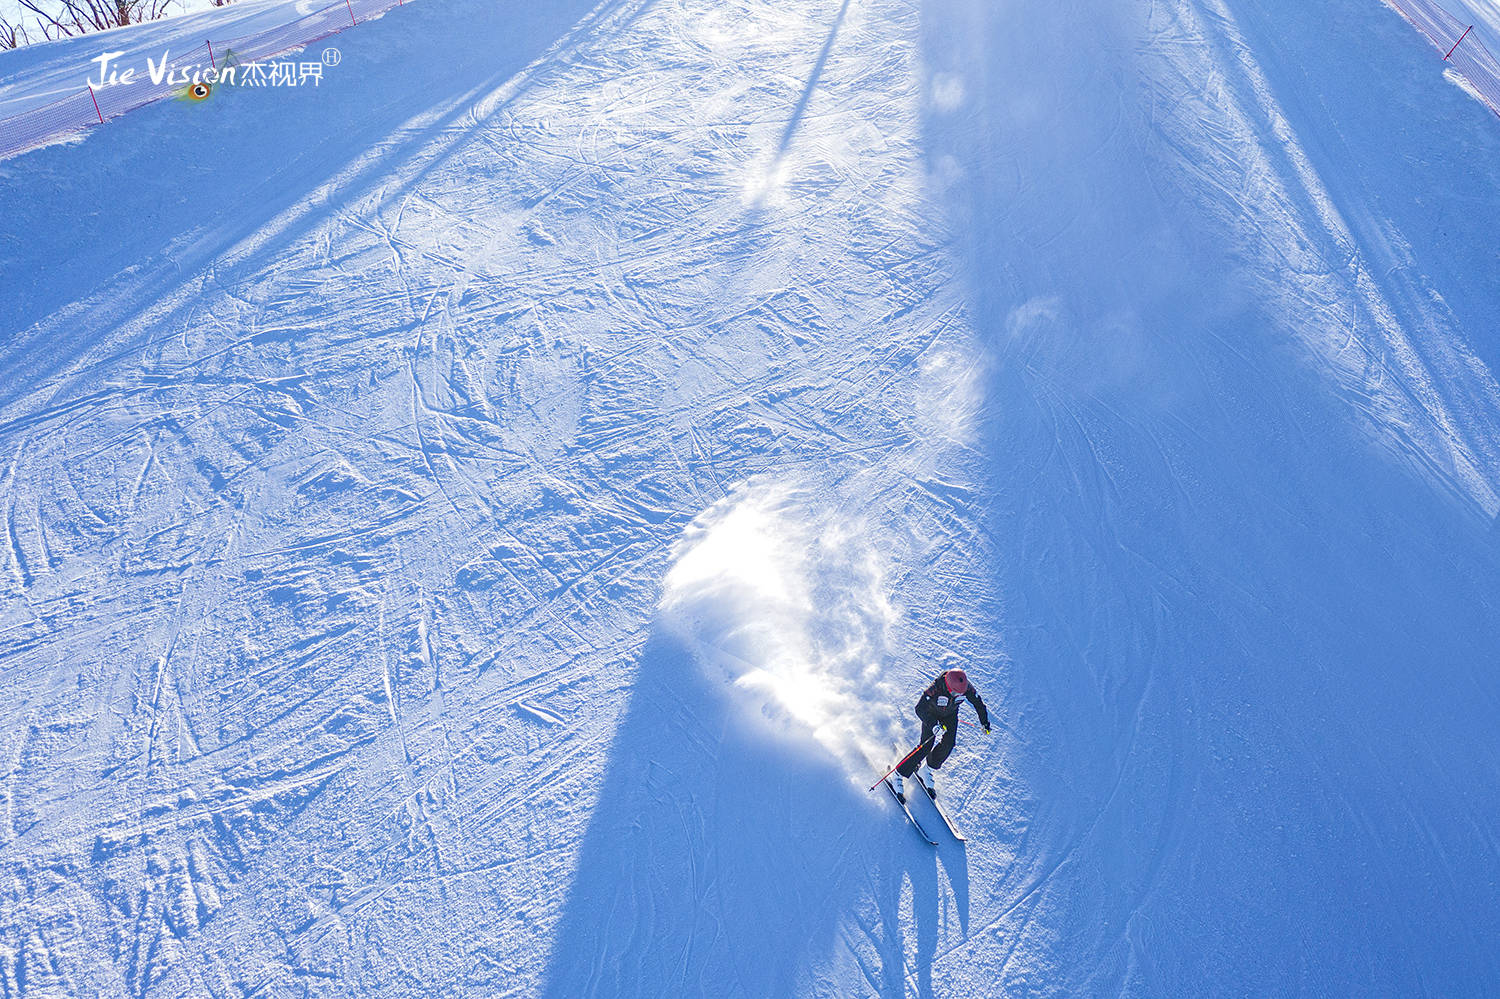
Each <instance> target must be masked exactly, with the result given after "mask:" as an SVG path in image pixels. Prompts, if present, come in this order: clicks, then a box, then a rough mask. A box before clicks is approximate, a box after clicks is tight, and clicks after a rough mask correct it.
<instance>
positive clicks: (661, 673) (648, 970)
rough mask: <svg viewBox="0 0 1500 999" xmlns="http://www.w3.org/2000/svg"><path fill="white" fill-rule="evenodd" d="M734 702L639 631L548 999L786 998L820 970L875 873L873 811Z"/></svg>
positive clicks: (560, 932) (815, 759)
mask: <svg viewBox="0 0 1500 999" xmlns="http://www.w3.org/2000/svg"><path fill="white" fill-rule="evenodd" d="M741 714H742V713H741V712H740V711H739V710H738V708H737V707H736V706H735V705H733V704H732V703H731V701H730V700H729V699H728V698H727V697H726V696H725V694H724V693H723V692H722V691H720V690H717V689H715V688H714V685H713V684H711V683H710V682H709V681H707V680H705V679H704V678H703V676H702V674H701V673H700V671H699V667H698V666H697V665H696V664H695V663H694V661H693V658H692V656H691V655H690V654H689V653H688V652H687V650H685V649H684V648H683V647H682V646H681V645H680V644H679V643H678V642H676V641H675V640H673V639H671V638H667V637H663V636H661V635H658V636H656V637H653V638H652V639H651V640H650V641H648V642H647V644H646V646H645V648H644V650H643V652H642V659H641V664H640V670H639V674H638V676H637V679H636V682H635V688H634V692H633V694H632V700H631V704H630V707H629V709H628V710H627V712H626V715H625V718H624V719H623V721H622V722H621V724H620V726H619V727H618V729H617V730H616V734H615V737H614V745H613V748H612V751H611V754H610V764H609V772H608V773H607V775H606V776H605V778H604V781H603V784H602V786H601V788H600V792H599V799H598V802H597V804H596V805H595V807H594V809H593V813H592V816H591V818H590V821H589V828H588V831H587V833H586V834H585V837H584V841H583V844H582V847H581V850H580V854H579V865H578V870H577V873H576V875H575V876H574V878H573V880H572V883H571V886H570V894H569V897H568V900H567V902H566V905H565V908H564V910H563V913H562V917H561V920H560V922H559V924H558V927H557V929H556V931H555V932H554V934H553V950H552V954H551V956H550V958H549V961H548V968H547V972H546V978H545V981H546V987H545V989H544V991H543V993H542V994H543V995H544V996H546V997H550V999H576V997H578V996H612V997H629V996H689V995H715V996H745V997H762V996H781V995H792V994H796V993H797V992H798V991H799V986H801V985H805V984H807V983H808V981H809V980H810V979H812V978H815V977H817V975H818V974H819V970H818V969H819V968H821V967H822V965H823V960H822V959H823V958H824V957H826V956H827V955H828V954H829V953H830V952H832V951H834V950H835V949H836V944H837V941H838V939H839V933H840V928H841V926H843V925H844V921H845V918H846V916H847V914H848V913H849V911H850V909H851V906H853V905H854V904H855V896H856V892H857V891H858V889H859V887H860V885H861V883H862V882H864V881H865V880H866V879H867V878H868V877H869V872H868V870H867V869H866V868H865V859H864V857H862V855H861V854H862V851H859V850H858V849H851V844H856V843H858V842H859V841H861V840H865V841H868V840H869V839H870V834H871V830H870V828H869V822H870V816H871V812H872V809H871V808H870V803H869V801H867V800H861V798H860V796H859V791H858V789H857V788H854V787H852V786H851V785H850V784H849V781H848V778H847V777H846V776H845V775H844V774H843V773H842V772H840V771H839V770H838V769H837V768H836V767H835V766H834V765H833V763H832V761H831V760H830V759H828V758H827V757H826V756H824V755H822V754H819V753H816V752H809V749H808V747H807V746H805V745H804V746H787V745H783V744H781V743H780V742H779V741H778V740H775V739H772V738H768V737H767V735H766V734H765V733H764V732H763V731H757V730H756V726H754V725H752V724H748V723H746V721H744V720H743V718H742V717H741ZM893 831H894V828H893ZM908 846H910V844H908ZM924 849H925V847H924ZM921 877H922V876H920V875H919V879H920V878H921ZM922 884H923V888H924V891H925V892H926V893H927V894H929V895H930V894H931V892H932V890H933V888H934V887H935V879H934V877H933V876H931V875H927V876H925V880H924V881H922ZM933 904H934V903H933V902H932V901H930V900H928V899H925V898H924V900H923V902H922V905H923V906H925V907H927V908H929V909H930V908H931V907H932V906H933ZM934 932H935V931H934ZM931 951H932V946H930V945H929V946H928V948H927V953H928V954H929V956H930V953H931Z"/></svg>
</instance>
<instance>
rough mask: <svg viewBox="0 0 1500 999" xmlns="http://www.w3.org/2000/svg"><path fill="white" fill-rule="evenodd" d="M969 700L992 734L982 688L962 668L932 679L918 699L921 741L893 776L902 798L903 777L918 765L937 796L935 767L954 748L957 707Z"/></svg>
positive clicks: (897, 790) (921, 778)
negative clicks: (939, 729) (939, 733)
mask: <svg viewBox="0 0 1500 999" xmlns="http://www.w3.org/2000/svg"><path fill="white" fill-rule="evenodd" d="M966 700H967V701H969V702H971V703H972V704H973V705H974V712H975V713H976V714H977V715H979V724H980V725H982V726H984V734H985V735H989V734H990V713H989V711H988V710H987V709H986V708H985V706H984V700H983V699H982V698H980V696H979V688H978V687H975V686H974V685H973V684H972V683H970V682H969V677H968V676H967V675H966V674H965V673H964V671H963V670H961V669H949V670H944V671H943V672H942V673H940V674H938V677H937V679H936V680H933V681H932V685H931V686H930V687H928V688H927V689H926V690H924V691H922V698H921V700H919V701H917V708H916V711H917V717H918V718H920V719H922V742H921V745H919V746H918V747H917V748H916V749H914V750H913V751H912V752H911V754H910V755H908V756H907V757H906V759H904V760H902V761H901V765H900V766H899V767H897V768H896V774H895V776H894V777H893V778H892V779H891V780H892V783H893V784H894V785H895V788H896V797H898V798H900V799H901V800H902V801H903V802H904V801H905V800H906V787H905V785H904V784H903V783H902V778H905V777H910V776H912V775H913V774H916V773H917V767H918V766H921V768H922V772H921V774H920V775H919V776H918V779H919V780H921V781H923V782H924V783H925V784H926V785H927V787H928V789H929V791H930V792H931V794H932V796H933V797H934V798H936V797H937V784H936V783H935V782H934V779H933V778H934V771H936V770H939V769H941V768H942V766H943V761H944V760H946V759H947V758H948V754H949V753H951V752H953V743H954V741H955V740H957V738H958V709H959V708H960V707H961V706H962V705H963V703H964V701H966ZM939 725H941V726H942V727H943V737H942V738H941V739H939V740H938V743H937V745H932V740H933V737H934V735H936V730H937V727H938V726H939Z"/></svg>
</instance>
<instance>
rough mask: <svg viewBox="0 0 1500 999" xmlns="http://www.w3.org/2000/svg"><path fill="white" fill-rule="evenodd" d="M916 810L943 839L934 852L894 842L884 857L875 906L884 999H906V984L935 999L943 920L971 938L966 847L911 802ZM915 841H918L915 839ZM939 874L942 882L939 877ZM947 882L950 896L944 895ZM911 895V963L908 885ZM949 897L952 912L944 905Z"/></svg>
mask: <svg viewBox="0 0 1500 999" xmlns="http://www.w3.org/2000/svg"><path fill="white" fill-rule="evenodd" d="M912 808H913V811H914V812H916V814H917V816H918V818H919V819H920V820H921V822H922V824H923V825H924V826H929V828H930V829H931V831H933V832H934V834H935V836H936V837H937V838H938V839H939V846H938V848H937V849H936V850H931V849H930V848H923V849H922V850H920V851H916V852H914V851H912V850H911V849H909V846H910V843H909V841H907V842H903V841H901V840H900V839H897V838H894V837H893V838H892V839H891V841H890V844H889V846H888V849H887V851H886V855H885V856H884V857H883V858H882V863H881V864H880V866H879V868H878V871H877V874H876V884H875V892H874V894H875V904H876V907H877V914H878V917H879V920H880V927H881V933H880V937H879V941H878V943H879V947H880V995H881V999H905V996H906V995H907V994H908V989H907V984H908V979H910V983H911V985H912V986H913V987H915V989H916V995H917V996H918V999H933V997H934V992H933V988H932V966H933V963H934V961H935V960H936V959H937V945H938V938H939V935H940V931H941V929H942V927H943V924H944V921H945V920H946V919H948V918H950V917H951V918H956V919H957V922H958V936H959V937H960V938H967V937H968V935H969V858H968V852H967V850H966V849H965V846H964V844H962V843H956V842H948V841H946V840H945V839H944V837H946V835H947V833H946V832H937V828H938V827H939V826H938V824H939V823H940V822H941V821H942V820H941V819H939V818H938V817H937V816H936V815H934V814H932V811H931V810H930V809H926V808H924V806H923V805H922V803H921V802H914V803H913V806H912ZM912 839H915V837H912ZM940 869H941V871H940ZM940 873H941V877H940ZM944 878H946V880H947V882H948V886H949V888H950V889H951V895H949V894H948V893H945V892H944V891H943V890H942V885H941V883H940V882H941V881H942V880H943V879H944ZM908 885H909V886H910V890H911V901H910V905H911V912H910V916H909V922H910V923H911V924H912V925H913V928H914V930H915V933H916V940H915V950H914V952H913V956H912V959H911V961H910V963H908V961H907V957H906V954H907V932H906V926H907V923H908V918H907V917H905V916H904V914H903V911H902V901H903V895H904V894H905V891H906V886H908ZM948 898H951V900H952V909H951V910H949V909H947V907H946V905H945V904H944V900H945V899H948Z"/></svg>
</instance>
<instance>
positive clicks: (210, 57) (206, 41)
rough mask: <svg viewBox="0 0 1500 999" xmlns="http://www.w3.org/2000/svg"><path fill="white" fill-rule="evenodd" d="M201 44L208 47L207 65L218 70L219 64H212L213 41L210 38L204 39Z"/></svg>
mask: <svg viewBox="0 0 1500 999" xmlns="http://www.w3.org/2000/svg"><path fill="white" fill-rule="evenodd" d="M203 44H204V45H207V46H208V64H209V65H210V66H212V67H213V68H214V69H218V68H219V64H218V63H216V62H214V40H213V39H212V38H205V39H204V40H203Z"/></svg>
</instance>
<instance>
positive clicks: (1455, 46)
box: [1443, 24, 1474, 62]
mask: <svg viewBox="0 0 1500 999" xmlns="http://www.w3.org/2000/svg"><path fill="white" fill-rule="evenodd" d="M1473 30H1474V25H1472V24H1471V25H1469V26H1468V27H1467V28H1465V29H1464V33H1463V34H1461V35H1459V36H1458V41H1456V42H1454V43H1453V48H1451V49H1449V50H1448V55H1445V56H1443V62H1447V61H1448V56H1451V55H1452V54H1453V53H1454V52H1457V51H1458V46H1459V45H1460V44H1462V43H1463V40H1464V39H1465V38H1468V37H1469V32H1471V31H1473Z"/></svg>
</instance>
